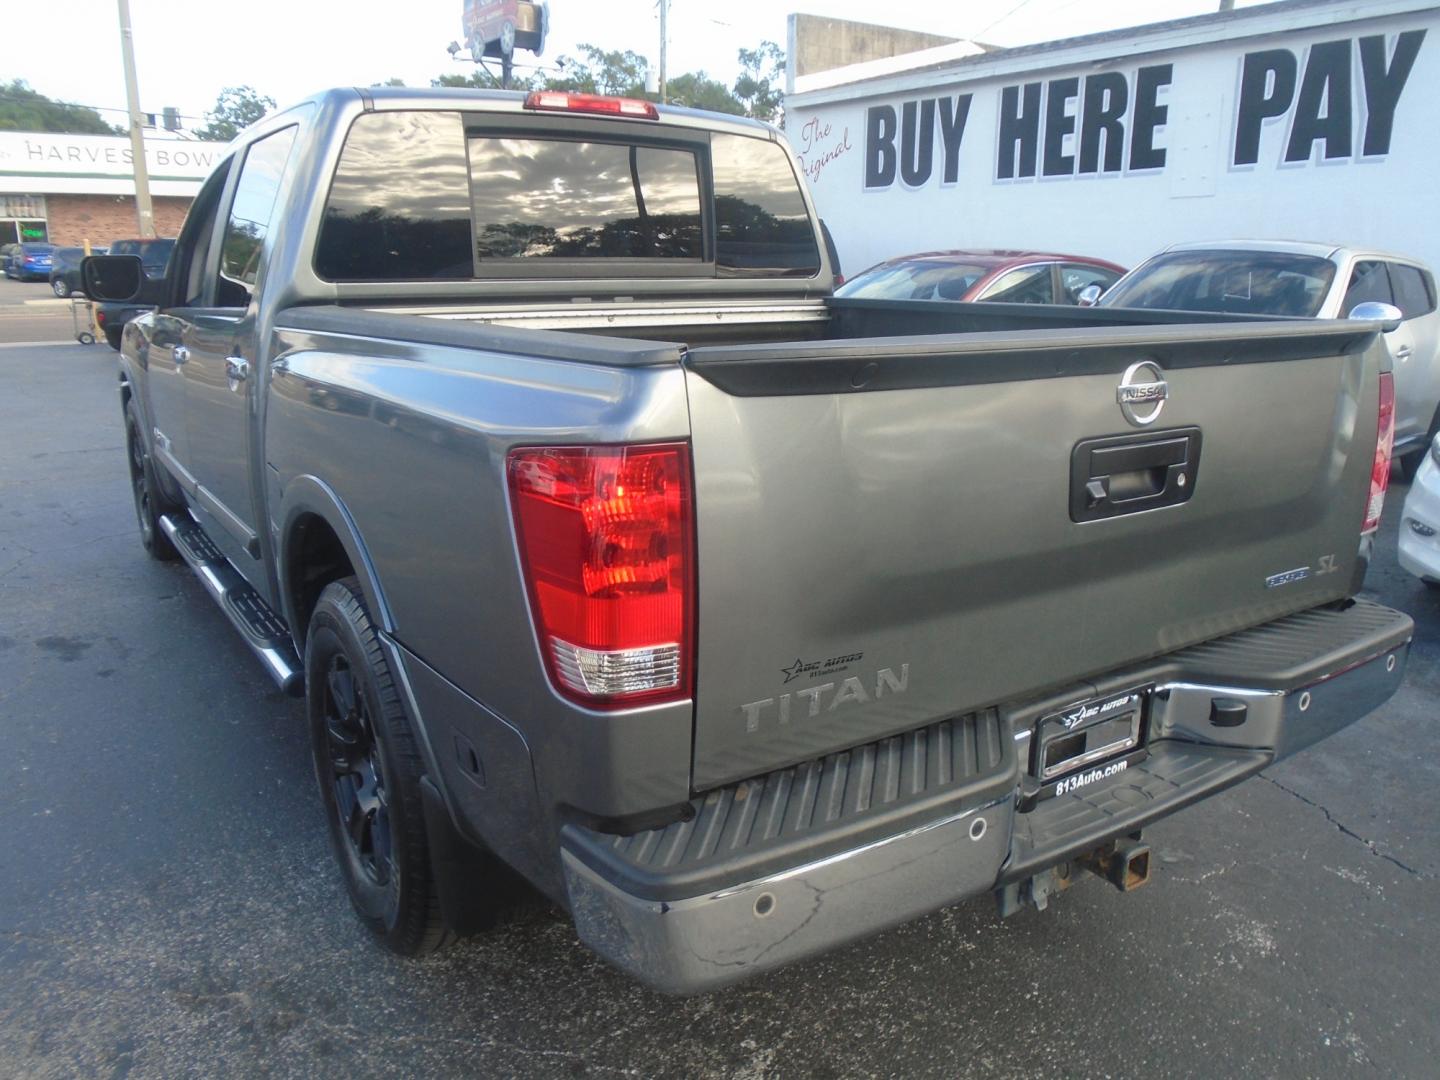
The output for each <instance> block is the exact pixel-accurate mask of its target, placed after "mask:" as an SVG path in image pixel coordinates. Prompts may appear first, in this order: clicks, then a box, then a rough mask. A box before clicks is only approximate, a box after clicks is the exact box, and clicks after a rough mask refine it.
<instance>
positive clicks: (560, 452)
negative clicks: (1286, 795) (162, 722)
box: [85, 87, 1414, 991]
mask: <svg viewBox="0 0 1440 1080" xmlns="http://www.w3.org/2000/svg"><path fill="white" fill-rule="evenodd" d="M636 118H639V119H636ZM635 162H639V163H640V165H639V167H638V168H635V169H632V168H631V167H630V166H631V163H635ZM802 177H803V173H801V171H800V170H799V168H798V163H797V161H796V159H795V157H794V154H793V152H792V151H791V150H790V148H789V146H788V144H787V143H786V142H785V141H784V139H783V138H781V137H780V136H779V134H778V132H776V130H775V129H774V128H771V127H770V126H768V125H764V124H760V123H758V122H755V121H750V120H745V119H743V118H740V117H734V116H725V115H719V114H713V113H702V112H697V111H694V110H690V109H667V108H664V107H659V106H655V105H652V104H651V103H649V102H643V101H622V100H620V99H614V98H596V97H594V96H591V95H574V96H571V95H567V94H564V93H552V92H547V93H544V94H531V95H529V96H528V97H525V96H521V95H500V94H495V93H490V92H478V91H477V92H473V93H470V94H466V95H459V94H455V93H454V92H450V93H436V92H433V91H428V90H405V89H399V88H396V89H387V88H384V87H374V88H370V89H367V90H364V91H357V90H352V89H344V90H336V91H331V92H329V93H327V94H324V95H322V96H320V97H318V98H316V99H314V100H312V101H310V102H307V103H305V104H304V105H302V106H301V107H298V108H295V109H291V110H287V111H284V112H278V113H275V114H273V115H271V116H267V117H266V118H265V119H264V120H262V121H260V123H258V124H257V125H255V126H254V127H252V128H250V129H249V130H247V131H246V132H245V133H243V134H242V135H240V137H239V138H238V139H237V140H236V141H235V142H234V143H233V144H232V145H231V148H230V150H229V152H228V153H227V155H226V157H225V158H224V160H222V161H221V162H220V163H219V165H218V166H217V168H216V171H215V172H214V173H213V174H212V175H211V176H210V177H209V179H207V180H206V181H205V183H204V184H203V185H202V187H201V189H200V191H199V194H198V195H197V196H196V199H195V202H194V204H193V206H192V208H191V211H190V215H189V217H188V219H187V220H186V223H185V226H184V229H183V230H182V233H181V239H180V241H179V243H178V244H177V245H176V256H175V258H174V259H173V260H172V271H171V275H170V277H169V278H168V279H167V280H166V281H165V282H163V283H162V286H163V287H162V288H161V290H160V293H159V299H158V303H157V309H156V310H155V311H154V312H153V313H147V314H144V315H142V316H140V317H139V318H137V319H135V320H134V321H133V322H132V323H131V324H130V325H128V326H127V327H126V328H125V334H124V341H123V349H122V350H121V354H120V362H119V370H120V383H119V390H120V394H119V402H118V403H119V404H120V406H121V409H122V414H121V415H122V417H123V424H124V431H125V439H126V445H127V451H128V452H127V454H126V462H127V464H128V470H129V473H128V479H129V485H130V488H131V492H132V496H133V498H134V505H135V512H136V518H137V523H138V525H139V532H140V538H141V542H142V543H143V544H144V546H145V548H146V550H148V551H149V553H150V554H151V555H152V556H153V557H155V558H158V559H172V560H174V559H183V560H184V561H185V562H186V563H187V564H188V565H189V566H190V568H191V569H192V570H193V571H194V572H195V573H196V574H197V575H198V576H199V578H200V580H201V581H202V582H203V584H204V589H205V591H206V593H207V594H208V595H210V596H211V598H212V599H214V600H216V601H217V602H218V603H219V604H220V606H221V609H222V611H223V612H224V613H225V616H226V617H227V618H228V619H229V620H230V621H231V622H232V624H233V625H234V627H235V629H236V630H237V632H238V633H239V634H240V635H241V637H242V639H243V640H244V641H245V642H247V643H248V645H249V647H250V648H251V649H252V651H253V652H254V653H255V654H256V656H257V658H258V659H259V660H260V661H261V662H262V663H263V664H264V666H265V668H266V670H267V671H268V672H269V673H270V675H271V676H272V677H273V678H274V679H275V680H276V682H277V683H278V684H279V685H280V686H281V687H282V688H284V689H285V690H287V691H289V692H291V693H294V694H297V695H299V694H303V695H305V697H306V706H305V709H306V711H305V715H306V720H307V725H308V730H309V735H310V750H311V753H312V755H313V763H314V767H315V777H316V779H317V781H318V788H319V791H318V794H319V798H320V800H321V801H322V803H323V806H324V808H325V817H326V821H327V825H328V829H329V833H330V840H331V845H332V848H333V851H334V853H335V856H336V860H337V864H338V870H339V872H340V874H341V876H342V878H343V880H344V882H345V886H346V891H347V892H348V894H349V897H350V899H351V901H352V902H353V904H354V906H355V908H356V911H357V913H358V914H359V916H360V919H361V921H362V923H363V924H364V925H365V926H366V927H368V928H369V930H370V931H372V932H373V934H374V935H375V936H376V937H377V938H378V939H379V940H380V941H382V942H383V943H384V944H385V945H386V946H388V947H389V948H391V949H393V950H395V951H396V952H399V953H402V954H407V955H413V954H416V953H422V952H426V951H428V950H430V949H432V948H435V947H437V946H438V945H439V944H440V943H442V942H443V941H445V940H447V939H448V938H449V937H450V936H451V934H452V932H453V933H461V932H470V931H475V930H478V929H480V928H482V927H483V926H484V925H485V923H486V921H487V920H488V918H489V916H490V915H492V914H493V911H494V907H495V905H496V903H497V902H498V901H499V900H500V898H501V896H502V895H503V892H502V891H501V890H500V889H498V888H497V883H498V882H500V881H503V880H504V878H503V875H502V874H501V870H500V868H499V867H498V866H497V860H499V861H500V862H504V863H508V864H509V865H510V866H511V867H512V868H513V869H515V870H516V871H518V872H519V873H520V874H522V875H524V876H525V877H526V878H527V879H528V880H529V881H530V882H532V883H533V884H534V885H535V886H536V887H537V888H539V889H540V890H542V891H544V892H545V893H546V894H547V895H548V896H549V897H551V898H552V899H553V900H554V901H555V902H556V903H557V904H560V905H563V906H564V907H565V908H566V909H568V911H569V913H570V914H571V916H572V917H573V919H574V921H575V925H576V929H577V931H578V933H579V936H580V938H581V939H582V940H583V941H584V942H586V943H587V944H588V945H590V946H591V947H592V948H594V949H595V950H597V951H598V952H599V953H600V954H601V955H602V956H604V957H606V958H607V959H608V960H610V961H611V962H612V963H614V964H616V965H618V966H619V967H621V968H622V969H624V970H626V971H629V972H631V973H632V974H634V975H636V976H637V977H639V978H641V979H643V980H645V981H646V982H648V983H649V984H651V985H653V986H656V987H658V988H661V989H664V990H669V991H697V990H705V989H710V988H713V987H716V986H721V985H723V984H725V983H728V982H731V981H734V980H736V979H739V978H742V977H745V976H753V975H755V974H757V973H760V972H763V971H766V970H768V969H771V968H774V967H777V966H779V965H781V964H784V963H789V962H792V961H796V960H799V959H802V958H804V957H806V956H811V955H814V954H816V953H819V952H821V951H823V950H825V949H829V948H832V947H835V946H837V945H840V944H842V943H844V942H847V941H851V940H854V939H856V938H859V937H861V936H864V935H866V934H871V933H874V932H876V931H879V930H881V929H883V928H885V927H888V926H892V925H895V924H897V923H899V922H902V921H904V920H906V919H910V918H915V917H917V916H920V915H922V914H925V913H927V912H931V911H935V910H937V909H939V908H941V907H944V906H946V905H948V904H953V903H955V902H957V901H959V900H961V899H964V898H966V897H969V896H976V895H982V894H993V895H994V896H995V898H996V899H997V901H998V903H999V906H1000V909H1001V911H1002V912H1004V913H1007V914H1009V913H1014V912H1015V911H1018V910H1019V909H1020V908H1021V907H1022V906H1024V905H1033V906H1034V907H1037V908H1040V909H1043V908H1045V907H1046V906H1047V904H1048V903H1049V902H1050V900H1051V898H1052V897H1054V896H1056V895H1057V894H1058V893H1059V892H1060V891H1061V890H1062V889H1063V888H1064V887H1065V886H1067V885H1068V884H1069V883H1070V882H1071V880H1072V879H1073V875H1074V874H1076V873H1079V871H1080V868H1082V867H1084V868H1088V869H1091V870H1093V871H1095V872H1096V873H1097V874H1100V875H1102V876H1103V877H1104V878H1105V879H1106V880H1109V881H1110V882H1112V883H1113V884H1115V885H1117V886H1118V887H1120V888H1121V889H1124V890H1127V891H1128V890H1129V889H1132V888H1134V887H1135V886H1136V885H1139V884H1143V882H1144V881H1145V880H1146V879H1147V877H1148V875H1149V872H1150V853H1149V849H1148V848H1147V847H1146V845H1145V843H1144V841H1143V839H1142V838H1141V835H1140V830H1141V829H1143V828H1146V827H1148V826H1149V825H1150V824H1151V823H1153V822H1156V821H1159V820H1161V819H1163V818H1165V817H1167V816H1169V815H1170V814H1172V813H1175V812H1177V811H1179V810H1182V809H1183V808H1184V807H1187V806H1189V805H1191V804H1192V803H1194V802H1197V801H1199V800H1201V799H1203V798H1206V797H1208V796H1210V795H1214V794H1217V793H1219V792H1221V791H1223V790H1226V789H1228V788H1229V787H1231V786H1232V785H1234V784H1236V783H1239V782H1240V781H1242V780H1244V779H1245V778H1246V777H1250V776H1254V775H1256V774H1257V773H1259V772H1261V771H1262V770H1263V769H1265V768H1267V767H1268V766H1270V765H1271V764H1272V763H1274V762H1275V761H1277V760H1279V759H1281V758H1284V757H1287V756H1288V755H1290V754H1293V753H1296V752H1298V751H1301V750H1303V749H1305V748H1306V747H1308V746H1310V745H1311V744H1313V743H1314V742H1316V741H1317V740H1319V739H1321V738H1323V737H1325V736H1327V735H1329V734H1331V733H1332V732H1335V731H1337V730H1339V729H1340V728H1342V727H1344V726H1346V725H1347V724H1350V723H1351V722H1353V721H1355V720H1358V719H1359V718H1360V717H1361V716H1363V715H1364V714H1366V713H1367V712H1369V711H1370V710H1372V709H1374V708H1376V707H1377V706H1379V705H1381V704H1382V703H1383V702H1385V701H1386V700H1387V699H1388V698H1389V697H1390V696H1391V694H1393V693H1394V692H1395V690H1396V688H1397V687H1398V686H1399V685H1400V680H1401V678H1402V676H1403V673H1404V670H1405V661H1406V657H1407V655H1408V649H1409V642H1410V640H1411V637H1412V634H1413V630H1414V624H1413V622H1412V620H1411V619H1410V617H1409V616H1407V615H1405V614H1404V613H1402V612H1397V611H1391V610H1389V609H1387V608H1385V607H1383V606H1381V605H1379V604H1376V603H1373V602H1371V601H1370V600H1368V599H1365V598H1357V597H1355V593H1356V592H1357V591H1358V590H1359V588H1360V582H1361V581H1362V579H1363V573H1364V567H1365V563H1366V560H1367V558H1368V553H1369V550H1370V545H1371V544H1372V543H1373V541H1372V540H1370V539H1369V538H1370V537H1372V536H1373V535H1374V533H1375V531H1376V530H1377V529H1378V528H1379V521H1380V514H1381V511H1382V508H1383V505H1384V483H1383V482H1382V478H1388V474H1389V464H1390V462H1389V457H1388V454H1389V449H1390V441H1389V429H1388V420H1389V418H1390V415H1391V410H1390V408H1389V403H1390V397H1389V388H1390V382H1391V376H1390V374H1389V373H1388V372H1387V371H1384V370H1382V369H1383V367H1384V366H1385V364H1386V363H1387V362H1388V358H1387V357H1386V354H1385V346H1384V343H1383V341H1382V339H1381V334H1380V331H1381V326H1382V324H1381V323H1378V322H1372V323H1363V324H1362V323H1359V322H1344V323H1338V322H1302V323H1297V324H1295V325H1294V326H1293V327H1292V326H1289V325H1282V326H1280V327H1278V328H1276V327H1274V326H1272V325H1262V326H1257V325H1255V324H1253V323H1251V322H1248V321H1245V320H1239V319H1236V318H1234V317H1232V316H1224V315H1212V316H1201V315H1193V316H1188V317H1187V316H1180V317H1175V316H1173V315H1166V314H1163V313H1162V314H1160V315H1152V314H1151V313H1148V312H1127V311H1105V310H1091V311H1081V310H1079V309H1078V308H1073V307H1059V306H1055V307H1048V308H1040V307H1037V306H1030V307H1023V306H1019V307H1017V306H1015V305H1007V304H968V305H957V304H940V303H912V302H908V301H886V300H878V301H877V300H856V299H844V298H841V299H835V298H833V297H832V296H831V295H830V286H831V281H832V278H833V269H832V267H831V266H830V264H829V259H828V258H827V256H826V248H825V244H824V242H823V238H822V235H821V232H820V230H819V228H818V224H817V222H816V220H815V217H814V212H813V206H812V204H811V202H810V200H809V198H808V197H807V195H806V193H805V190H804V187H803V179H802ZM536 191H541V192H543V193H544V194H545V198H544V199H536V198H535V197H534V195H535V192H536ZM646 207H648V208H649V210H648V212H646V211H645V208H646ZM477 238H478V242H477ZM1002 273H1003V271H1002ZM85 275H86V288H87V291H88V292H89V293H90V294H91V295H92V296H96V297H108V298H110V299H113V300H117V301H127V300H130V299H131V297H133V296H134V295H135V293H136V292H138V291H139V290H140V289H141V287H142V280H141V277H142V275H141V273H140V268H139V265H138V261H137V260H136V259H135V258H133V257H128V256H116V255H108V256H100V257H98V258H95V259H90V260H87V261H86V263H85ZM1054 279H1055V275H1054V274H1052V273H1050V272H1049V270H1047V280H1051V281H1053V280H1054ZM517 296H523V298H524V301H523V303H517V300H516V297H517ZM581 297H583V298H584V300H585V302H584V303H576V300H577V298H581ZM966 309H968V310H966ZM437 316H438V317H437ZM997 326H998V327H1002V328H1001V329H997ZM973 331H982V332H979V333H976V332H973ZM1237 358H1238V362H1237ZM1162 365H1163V366H1164V367H1163V368H1162ZM1171 367H1173V369H1174V370H1173V371H1170V370H1165V369H1166V368H1171ZM1256 368H1269V369H1271V371H1272V372H1273V371H1274V369H1277V368H1278V369H1280V370H1281V372H1282V373H1283V374H1280V375H1276V376H1275V377H1271V378H1268V379H1263V378H1262V379H1256V377H1255V375H1254V374H1253V373H1254V371H1255V369H1256ZM1242 397H1248V400H1249V403H1250V405H1251V408H1248V409H1237V408H1235V407H1233V403H1234V402H1235V401H1237V400H1239V399H1241V398H1242ZM1162 414H1163V416H1162ZM1256 416H1260V417H1262V418H1263V423H1260V424H1257V423H1256V422H1255V417H1256ZM117 419H120V418H118V417H117ZM1202 433H1203V440H1202ZM1202 442H1203V446H1202ZM1261 458H1263V459H1264V460H1266V462H1267V472H1268V475H1267V478H1266V479H1265V481H1264V482H1263V483H1257V482H1256V479H1255V471H1254V469H1252V468H1249V467H1247V465H1248V463H1251V462H1253V461H1255V460H1257V459H1261ZM117 587H118V586H117ZM1347 600H1350V601H1351V602H1349V603H1345V602H1343V601H1347ZM96 617H97V619H102V618H103V615H100V614H97V616H96ZM101 629H103V627H102V628H101ZM116 629H117V632H118V628H116ZM177 632H178V631H177ZM218 647H219V646H217V648H218ZM166 659H167V657H166V656H165V654H163V653H162V654H159V655H157V656H156V658H155V660H154V662H155V664H156V669H157V678H156V680H155V683H154V685H155V692H156V693H165V692H167V688H166V687H167V684H166V682H165V680H164V678H163V677H161V675H160V674H159V673H160V672H161V670H162V669H163V665H164V662H165V660H166ZM170 659H173V657H171V658H170ZM169 692H178V691H176V689H175V686H174V685H171V686H170V687H169ZM1340 752H1341V753H1344V754H1350V755H1352V756H1354V755H1359V754H1363V753H1364V739H1363V737H1362V738H1360V739H1353V740H1347V741H1346V744H1345V747H1344V748H1342V750H1341V751H1340ZM196 797H197V798H198V797H202V793H199V792H197V796H196ZM302 824H303V823H298V822H297V825H296V827H297V828H299V827H302ZM1217 839H1218V838H1217ZM1232 842H1234V841H1233V838H1232ZM245 884H246V882H245V880H244V879H240V880H239V883H238V884H237V888H244V887H245ZM1289 899H1291V897H1288V896H1287V894H1286V893H1285V892H1284V890H1277V891H1276V893H1275V901H1274V902H1275V903H1276V904H1277V905H1281V906H1283V905H1285V904H1286V903H1288V901H1289ZM1181 936H1183V935H1182V934H1181V932H1180V931H1176V932H1175V933H1174V934H1166V933H1165V932H1163V930H1162V931H1160V932H1157V935H1156V937H1157V940H1156V941H1155V942H1154V955H1155V957H1156V958H1157V962H1160V961H1161V960H1163V957H1165V956H1167V955H1172V954H1173V953H1174V951H1175V950H1176V949H1177V948H1180V947H1181V946H1180V944H1179V939H1180V937H1181ZM324 944H325V946H326V947H330V946H331V943H329V942H325V943H324ZM523 962H524V961H523V958H519V959H517V963H523Z"/></svg>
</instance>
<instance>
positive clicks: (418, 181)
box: [315, 112, 475, 281]
mask: <svg viewBox="0 0 1440 1080" xmlns="http://www.w3.org/2000/svg"><path fill="white" fill-rule="evenodd" d="M315 269H316V272H317V273H319V275H320V276H321V277H323V278H328V279H329V280H331V281H417V280H431V279H442V280H443V279H457V278H470V277H473V276H474V273H475V256H474V253H473V252H472V250H471V246H470V190H469V180H468V177H467V172H466V166H465V131H464V128H463V127H462V126H461V123H460V114H459V113H448V112H383V113H367V114H365V115H364V116H361V117H359V118H358V119H357V120H356V121H355V123H354V124H353V125H352V126H351V128H350V134H349V136H348V137H347V138H346V140H345V149H344V151H343V153H342V154H341V156H340V165H339V167H338V168H337V169H336V172H335V181H334V183H333V184H332V185H331V187H330V199H329V202H327V203H326V206H325V219H324V222H323V224H322V225H321V228H320V241H319V244H318V245H317V248H316V252H315Z"/></svg>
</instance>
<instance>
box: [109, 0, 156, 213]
mask: <svg viewBox="0 0 1440 1080" xmlns="http://www.w3.org/2000/svg"><path fill="white" fill-rule="evenodd" d="M118 3H119V5H120V55H121V56H122V57H123V58H124V61H125V98H126V104H127V105H128V106H129V109H130V156H131V158H133V159H134V165H135V218H136V221H137V223H138V225H139V227H140V235H141V236H142V237H150V236H154V235H155V210H154V208H153V207H152V206H151V205H150V170H149V169H148V168H147V167H146V165H145V133H144V131H143V130H142V129H141V126H140V87H139V84H138V83H137V81H136V79H135V42H134V40H133V38H134V35H133V34H132V33H131V30H130V0H118Z"/></svg>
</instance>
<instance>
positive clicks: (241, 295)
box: [182, 127, 298, 566]
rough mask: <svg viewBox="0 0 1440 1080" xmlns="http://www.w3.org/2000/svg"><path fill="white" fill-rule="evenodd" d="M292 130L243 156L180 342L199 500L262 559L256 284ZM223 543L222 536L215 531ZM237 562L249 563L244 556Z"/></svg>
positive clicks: (271, 136)
mask: <svg viewBox="0 0 1440 1080" xmlns="http://www.w3.org/2000/svg"><path fill="white" fill-rule="evenodd" d="M297 130H298V129H297V128H295V127H287V128H281V129H280V130H279V131H275V132H272V133H271V134H269V135H267V136H265V137H264V138H263V139H260V140H258V141H257V142H255V143H253V144H251V145H250V147H249V148H248V149H247V150H246V152H245V156H244V159H243V160H242V161H240V162H239V163H238V164H239V169H240V174H239V178H238V179H237V180H236V182H235V185H234V195H233V197H232V199H231V201H230V207H229V211H228V216H227V218H226V222H225V229H224V233H223V235H222V237H221V240H220V248H219V255H218V259H214V258H212V259H211V260H210V265H211V266H216V267H217V269H216V271H215V275H214V278H213V280H212V281H211V282H210V283H209V286H208V288H209V298H208V301H207V303H206V304H205V306H201V307H195V308H190V309H188V310H187V311H186V312H184V326H183V329H182V344H183V346H184V347H185V349H186V350H187V351H188V353H189V359H188V361H187V363H186V364H185V408H186V420H187V425H188V428H189V437H190V460H191V471H192V472H193V473H194V475H195V480H196V483H197V484H198V485H199V491H198V501H199V503H200V506H201V508H202V509H203V510H205V511H206V512H207V513H208V514H210V515H211V517H213V518H214V519H215V521H216V522H217V523H218V524H219V525H220V526H221V528H222V529H223V530H224V532H225V534H227V536H228V539H229V541H230V543H231V544H233V545H238V546H239V547H240V548H241V549H242V550H243V551H244V552H245V553H246V554H247V555H249V556H250V557H251V558H258V557H259V546H258V533H257V525H256V511H255V506H254V502H253V499H252V492H251V480H250V475H251V474H250V432H251V425H250V418H251V415H252V408H251V404H252V394H253V387H254V381H255V380H253V379H251V378H250V364H251V363H253V362H254V360H255V357H254V355H253V354H254V349H255V332H254V327H255V304H254V303H253V301H254V297H255V286H256V281H257V278H258V274H259V269H260V264H261V258H262V255H263V253H264V250H265V238H266V235H267V233H268V231H269V229H270V221H271V217H272V215H273V213H274V210H275V200H276V196H277V194H278V192H279V188H280V180H281V177H282V176H283V174H284V171H285V164H286V162H287V160H288V159H289V156H290V149H291V147H292V146H293V144H294V141H295V134H296V131H297ZM215 539H216V540H217V542H220V543H221V544H222V546H226V544H225V538H224V537H220V536H216V537H215ZM239 565H242V566H243V565H245V563H244V561H243V560H242V561H241V562H240V563H239Z"/></svg>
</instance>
